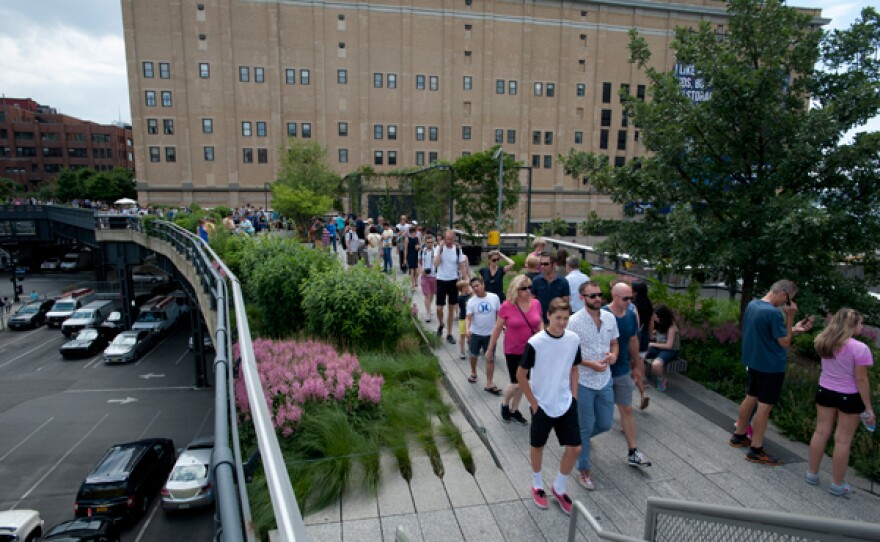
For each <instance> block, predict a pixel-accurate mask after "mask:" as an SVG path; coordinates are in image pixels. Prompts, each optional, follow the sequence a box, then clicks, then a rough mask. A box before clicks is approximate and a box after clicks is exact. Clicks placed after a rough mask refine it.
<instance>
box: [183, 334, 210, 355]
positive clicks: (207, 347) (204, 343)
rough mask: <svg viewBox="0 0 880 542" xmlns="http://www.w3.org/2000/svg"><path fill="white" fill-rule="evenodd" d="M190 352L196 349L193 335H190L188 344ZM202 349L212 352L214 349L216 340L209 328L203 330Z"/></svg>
mask: <svg viewBox="0 0 880 542" xmlns="http://www.w3.org/2000/svg"><path fill="white" fill-rule="evenodd" d="M186 347H187V348H189V351H190V352H193V351H194V350H195V349H196V342H195V339H194V338H193V336H192V335H190V336H189V342H187V345H186ZM202 350H204V351H205V352H210V351H213V350H214V341H213V340H212V339H211V333H210V332H208V331H207V330H205V331H202Z"/></svg>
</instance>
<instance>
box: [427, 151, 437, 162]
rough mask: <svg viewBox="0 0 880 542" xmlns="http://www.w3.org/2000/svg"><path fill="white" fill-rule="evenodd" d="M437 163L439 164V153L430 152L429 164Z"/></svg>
mask: <svg viewBox="0 0 880 542" xmlns="http://www.w3.org/2000/svg"><path fill="white" fill-rule="evenodd" d="M436 162H437V153H436V152H429V153H428V163H429V164H434V163H436Z"/></svg>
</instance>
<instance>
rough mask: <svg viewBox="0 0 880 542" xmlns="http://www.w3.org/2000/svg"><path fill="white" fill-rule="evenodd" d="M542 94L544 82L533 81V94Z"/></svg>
mask: <svg viewBox="0 0 880 542" xmlns="http://www.w3.org/2000/svg"><path fill="white" fill-rule="evenodd" d="M543 95H544V83H535V96H543Z"/></svg>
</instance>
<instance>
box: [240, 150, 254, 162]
mask: <svg viewBox="0 0 880 542" xmlns="http://www.w3.org/2000/svg"><path fill="white" fill-rule="evenodd" d="M241 161H242V162H244V163H245V164H253V163H254V149H251V148H248V147H245V148H243V149H241Z"/></svg>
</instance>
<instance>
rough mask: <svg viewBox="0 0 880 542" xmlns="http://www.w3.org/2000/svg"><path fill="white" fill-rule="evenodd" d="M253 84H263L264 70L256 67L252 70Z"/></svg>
mask: <svg viewBox="0 0 880 542" xmlns="http://www.w3.org/2000/svg"><path fill="white" fill-rule="evenodd" d="M254 82H255V83H265V82H266V69H265V68H261V67H259V66H257V67H256V68H254Z"/></svg>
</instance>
